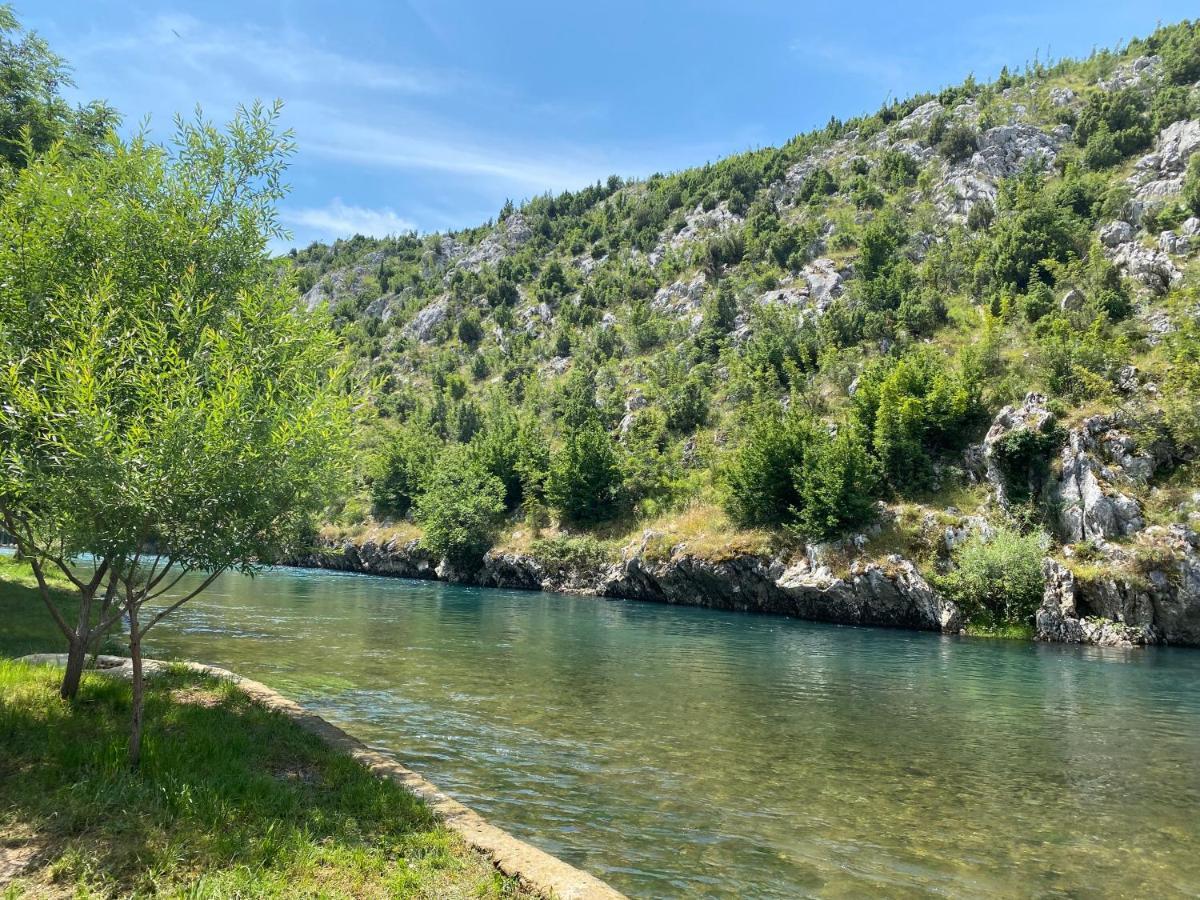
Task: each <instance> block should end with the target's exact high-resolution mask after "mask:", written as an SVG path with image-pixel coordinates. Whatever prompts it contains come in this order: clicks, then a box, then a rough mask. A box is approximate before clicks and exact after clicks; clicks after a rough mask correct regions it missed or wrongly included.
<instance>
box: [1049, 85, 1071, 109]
mask: <svg viewBox="0 0 1200 900" xmlns="http://www.w3.org/2000/svg"><path fill="white" fill-rule="evenodd" d="M1074 102H1075V92H1074V91H1073V90H1071V89H1070V88H1051V89H1050V105H1051V106H1053V107H1055V108H1056V109H1063V108H1065V107H1068V106H1070V105H1071V104H1072V103H1074Z"/></svg>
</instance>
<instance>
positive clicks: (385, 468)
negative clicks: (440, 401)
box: [371, 425, 441, 517]
mask: <svg viewBox="0 0 1200 900" xmlns="http://www.w3.org/2000/svg"><path fill="white" fill-rule="evenodd" d="M440 443H441V442H440V441H439V440H438V439H437V438H436V437H435V436H434V435H433V434H432V433H430V432H429V431H428V430H426V429H423V428H417V427H415V426H411V425H408V426H405V427H404V428H401V429H400V430H399V431H397V432H396V433H395V435H393V436H392V438H391V439H390V440H389V441H388V443H387V444H386V445H385V446H384V448H383V451H382V452H381V453H380V454H379V455H378V457H376V460H375V463H374V467H373V472H372V477H371V501H372V503H373V504H374V507H375V512H376V514H377V515H384V516H395V517H401V516H404V515H405V514H407V513H408V511H409V509H410V508H411V507H412V505H413V501H415V500H416V498H417V497H418V496H420V493H421V490H422V486H423V482H424V479H425V478H426V477H427V476H428V474H429V470H430V469H432V468H433V463H434V460H435V459H436V458H437V450H438V446H439V445H440Z"/></svg>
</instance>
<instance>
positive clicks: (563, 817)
mask: <svg viewBox="0 0 1200 900" xmlns="http://www.w3.org/2000/svg"><path fill="white" fill-rule="evenodd" d="M216 587H217V588H218V592H217V593H213V594H209V595H205V596H203V597H202V598H201V599H200V600H198V601H196V602H194V603H193V604H190V605H189V606H188V607H185V608H184V611H183V612H184V614H183V615H181V616H180V617H179V618H178V619H176V620H174V621H173V622H172V621H171V620H168V622H167V623H164V626H161V627H162V628H163V630H162V631H159V632H156V633H155V634H154V635H153V636H154V648H156V649H161V651H163V652H173V653H178V654H181V655H186V656H191V657H195V658H200V659H205V660H210V661H213V662H218V663H220V664H222V665H226V666H228V667H230V668H232V669H234V670H237V671H240V672H244V673H245V674H247V675H250V676H252V677H258V678H261V679H263V680H265V681H267V682H268V683H271V684H273V685H274V686H276V687H279V688H280V689H282V690H284V691H285V692H289V693H292V694H293V695H294V696H296V697H297V698H298V699H301V700H303V701H305V702H306V703H309V704H310V705H312V706H313V707H314V708H316V709H317V710H318V711H319V712H320V713H321V714H322V715H325V716H327V717H328V718H330V719H332V720H334V721H337V722H339V723H340V724H342V725H344V726H346V727H347V728H349V729H350V730H351V731H353V732H354V733H356V734H357V735H359V736H360V737H362V738H363V739H365V740H367V741H368V742H369V743H371V744H373V745H377V746H380V747H384V748H387V749H390V750H393V751H395V752H396V753H398V755H399V756H400V758H402V759H403V760H405V761H406V762H407V763H409V764H411V765H412V766H413V768H415V769H417V770H418V771H421V772H422V773H423V774H425V775H426V776H428V777H429V778H430V779H431V780H432V781H434V782H435V783H437V784H439V785H440V786H441V787H443V788H444V789H445V790H447V791H448V792H449V793H451V794H453V795H454V796H456V797H459V798H460V799H462V800H463V801H464V802H467V803H469V804H471V805H473V806H475V807H476V808H478V809H479V810H480V812H482V813H483V814H485V815H487V816H488V817H490V818H492V819H493V820H495V821H496V822H497V823H498V824H500V825H503V826H504V827H507V828H509V829H510V830H512V831H513V832H514V833H517V834H519V835H521V836H522V837H525V838H527V839H530V840H532V841H533V842H534V843H536V844H538V845H540V846H542V847H545V848H546V849H547V850H549V851H550V852H552V853H557V854H559V855H561V856H562V857H563V858H564V859H567V860H569V861H571V862H573V863H576V864H578V865H582V866H584V867H586V868H588V869H590V870H591V871H594V872H596V873H597V874H598V875H600V876H601V877H604V878H606V879H608V880H609V881H611V882H612V883H613V884H614V885H616V886H618V887H620V888H622V889H624V890H626V891H627V892H629V893H631V894H634V895H640V896H714V897H716V896H727V897H742V896H755V897H794V896H803V895H820V896H830V897H837V896H862V895H864V894H883V895H887V896H895V897H906V896H928V895H931V894H934V895H939V894H940V895H945V896H1011V895H1014V894H1022V895H1029V894H1041V895H1058V894H1062V895H1097V894H1118V895H1121V894H1126V895H1144V894H1146V893H1154V894H1156V895H1158V896H1169V895H1171V894H1176V895H1195V894H1198V893H1200V765H1198V763H1200V692H1197V691H1196V690H1195V686H1196V684H1197V683H1200V653H1192V652H1188V651H1178V650H1151V651H1146V652H1136V653H1129V652H1123V651H1115V652H1113V651H1104V650H1098V649H1097V648H1070V647H1054V646H1039V645H1027V644H1013V643H1007V642H999V641H966V640H961V639H957V638H945V637H940V636H937V635H927V634H913V633H907V632H888V631H882V630H872V629H857V628H840V627H835V626H824V625H815V624H810V623H804V622H796V621H790V620H786V619H781V618H775V617H767V616H744V615H738V614H732V613H724V612H714V611H708V610H697V609H687V608H679V607H663V606H655V605H652V604H637V603H623V602H609V601H598V600H593V599H587V598H573V597H562V596H552V595H538V594H527V593H522V592H515V591H487V590H481V589H462V588H455V587H452V586H447V585H441V584H435V583H427V582H407V581H403V580H398V579H377V578H371V577H366V576H359V575H353V574H348V573H328V572H318V571H290V570H272V571H269V572H267V573H265V574H264V575H262V576H260V577H258V578H255V579H253V580H250V579H246V578H243V577H239V576H226V577H222V578H221V579H220V580H219V581H218V583H217V585H216Z"/></svg>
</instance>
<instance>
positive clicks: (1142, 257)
mask: <svg viewBox="0 0 1200 900" xmlns="http://www.w3.org/2000/svg"><path fill="white" fill-rule="evenodd" d="M1099 236H1100V245H1101V247H1102V248H1103V250H1104V254H1105V255H1106V256H1107V257H1108V258H1109V259H1110V260H1112V262H1113V264H1114V265H1115V266H1116V267H1117V268H1118V269H1120V270H1121V271H1122V272H1124V273H1125V274H1126V275H1127V276H1129V277H1130V278H1132V279H1133V280H1134V281H1136V282H1137V283H1138V284H1140V285H1142V287H1144V288H1146V289H1147V290H1148V291H1149V292H1150V293H1152V294H1165V293H1166V292H1167V291H1169V290H1170V289H1171V288H1172V287H1174V286H1175V285H1176V284H1178V283H1179V281H1180V279H1182V278H1183V272H1181V271H1180V269H1179V267H1178V266H1176V265H1175V263H1174V262H1173V261H1172V260H1171V257H1170V255H1169V254H1168V253H1165V252H1163V251H1162V250H1161V249H1156V248H1153V247H1147V246H1146V245H1145V244H1143V243H1141V242H1140V241H1138V240H1137V239H1136V237H1135V229H1134V227H1133V225H1131V224H1130V223H1129V222H1125V221H1116V222H1110V223H1109V224H1107V225H1105V226H1104V227H1103V228H1101V229H1100V234H1099Z"/></svg>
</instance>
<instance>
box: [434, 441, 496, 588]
mask: <svg viewBox="0 0 1200 900" xmlns="http://www.w3.org/2000/svg"><path fill="white" fill-rule="evenodd" d="M414 510H415V514H416V520H417V522H418V523H420V525H421V527H422V528H423V529H424V531H425V533H424V535H423V536H422V538H421V543H422V544H423V545H424V546H425V547H426V548H427V549H428V550H429V551H430V552H431V553H433V554H435V555H437V556H441V557H445V558H446V559H448V560H450V561H451V562H452V563H454V564H456V565H460V566H464V565H474V564H476V563H478V562H479V559H480V557H482V556H483V554H484V553H485V552H486V551H487V549H488V547H490V546H491V541H492V534H493V533H494V531H495V529H496V526H497V525H498V524H499V522H500V515H501V513H503V512H504V485H503V483H501V481H500V479H498V478H496V477H495V476H494V475H491V474H489V473H488V472H487V471H485V470H484V468H483V466H481V465H480V464H479V461H478V460H477V459H476V458H475V456H474V454H473V453H472V452H471V451H470V450H469V449H468V448H467V447H464V446H462V445H451V446H450V447H447V448H446V449H445V450H444V451H443V452H442V455H441V456H440V457H439V458H438V461H437V464H436V465H435V466H434V467H433V471H432V472H430V474H429V477H428V480H427V482H426V485H425V491H424V492H423V493H422V494H421V495H420V496H419V497H418V498H417V501H416V504H415V506H414Z"/></svg>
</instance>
